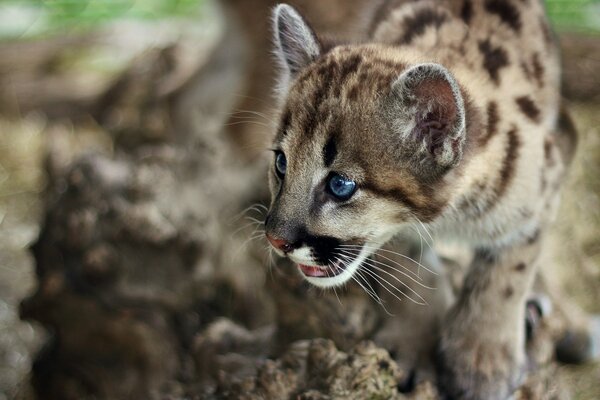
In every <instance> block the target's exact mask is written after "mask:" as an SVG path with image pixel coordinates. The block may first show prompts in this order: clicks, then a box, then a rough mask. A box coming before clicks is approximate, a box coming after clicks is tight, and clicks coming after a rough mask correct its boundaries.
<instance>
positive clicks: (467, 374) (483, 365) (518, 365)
mask: <svg viewBox="0 0 600 400" xmlns="http://www.w3.org/2000/svg"><path fill="white" fill-rule="evenodd" d="M471 338H472V337H471ZM437 369H438V386H439V388H440V392H441V393H442V394H443V396H444V398H446V399H457V400H458V399H461V400H481V399H486V400H505V399H508V398H510V396H511V394H512V393H513V392H514V391H515V390H516V389H517V388H518V387H519V385H520V384H521V383H522V381H523V378H524V375H525V374H524V372H525V368H524V362H523V361H522V357H520V356H519V355H518V354H517V352H515V351H513V350H511V346H508V345H503V344H500V343H494V344H491V343H484V342H481V341H477V340H458V341H452V340H444V339H442V341H441V342H440V345H439V347H438V353H437Z"/></svg>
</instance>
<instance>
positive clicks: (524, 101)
mask: <svg viewBox="0 0 600 400" xmlns="http://www.w3.org/2000/svg"><path fill="white" fill-rule="evenodd" d="M515 102H516V103H517V105H518V106H519V109H520V110H521V112H522V113H523V114H525V116H526V117H527V118H529V119H530V120H532V121H534V122H539V118H540V109H539V108H538V107H537V106H536V105H535V103H534V102H533V100H531V98H530V97H529V96H521V97H517V98H516V99H515Z"/></svg>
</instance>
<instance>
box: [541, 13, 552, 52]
mask: <svg viewBox="0 0 600 400" xmlns="http://www.w3.org/2000/svg"><path fill="white" fill-rule="evenodd" d="M540 29H541V30H542V35H544V41H545V42H546V47H550V45H551V44H552V43H553V42H554V39H553V35H552V31H551V30H550V26H549V25H548V22H547V21H546V17H545V16H544V15H543V14H542V15H541V16H540Z"/></svg>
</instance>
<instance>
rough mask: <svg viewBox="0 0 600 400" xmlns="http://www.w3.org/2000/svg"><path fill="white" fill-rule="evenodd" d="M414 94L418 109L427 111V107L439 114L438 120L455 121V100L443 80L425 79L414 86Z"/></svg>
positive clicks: (450, 89)
mask: <svg viewBox="0 0 600 400" xmlns="http://www.w3.org/2000/svg"><path fill="white" fill-rule="evenodd" d="M414 94H415V97H416V98H417V99H418V100H417V101H418V103H419V106H420V107H419V108H421V107H424V108H425V109H427V108H428V106H429V107H430V110H431V111H433V112H434V113H435V114H441V115H440V118H441V119H443V120H445V121H446V122H450V123H451V122H454V121H455V119H456V117H457V114H458V110H457V108H456V100H455V99H454V94H453V93H452V88H451V87H450V83H448V81H446V80H445V79H443V78H438V77H436V78H425V79H423V80H421V81H420V82H419V83H418V84H417V85H416V87H415V88H414ZM440 122H441V121H440Z"/></svg>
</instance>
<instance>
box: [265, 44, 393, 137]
mask: <svg viewBox="0 0 600 400" xmlns="http://www.w3.org/2000/svg"><path fill="white" fill-rule="evenodd" d="M402 68H403V65H401V64H400V63H397V62H394V61H390V60H386V59H383V58H378V57H377V56H376V54H373V51H372V50H371V49H369V48H366V49H361V48H351V47H340V48H335V49H334V50H332V51H331V52H330V53H327V54H326V55H324V56H322V57H321V58H319V59H318V60H317V61H316V62H314V63H313V64H311V65H310V66H309V67H307V68H306V69H305V70H304V71H302V72H301V73H300V74H299V76H298V77H297V78H296V79H295V80H294V81H293V82H292V84H291V86H290V88H289V90H288V93H287V95H286V98H285V101H284V106H283V108H282V112H281V115H280V122H279V129H278V130H277V135H276V140H275V141H276V143H281V142H284V141H288V142H289V141H291V142H314V141H317V142H319V141H324V140H326V139H325V138H327V137H330V136H332V135H335V136H338V137H343V136H346V135H348V134H349V133H353V132H354V131H355V130H357V129H361V125H364V124H369V123H370V122H369V118H371V117H372V116H373V115H374V114H376V113H377V110H379V109H380V102H381V100H382V99H383V98H385V97H386V96H388V95H389V92H390V87H391V84H392V82H393V81H394V79H396V78H397V76H398V74H399V71H401V70H402ZM363 128H364V127H363ZM290 138H293V140H290ZM319 139H320V140H319ZM320 145H322V143H320Z"/></svg>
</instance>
